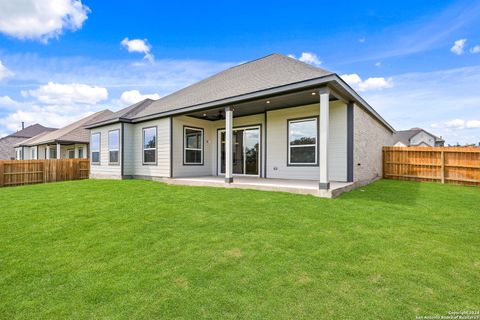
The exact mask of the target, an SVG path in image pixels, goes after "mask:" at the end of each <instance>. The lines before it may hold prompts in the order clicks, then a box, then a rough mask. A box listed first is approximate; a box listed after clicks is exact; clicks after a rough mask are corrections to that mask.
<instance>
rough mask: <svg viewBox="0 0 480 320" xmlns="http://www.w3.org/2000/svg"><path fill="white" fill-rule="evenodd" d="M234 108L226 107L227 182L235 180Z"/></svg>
mask: <svg viewBox="0 0 480 320" xmlns="http://www.w3.org/2000/svg"><path fill="white" fill-rule="evenodd" d="M232 140H233V109H232V107H226V108H225V183H232V182H233V174H232V172H233V171H232V168H233V141H232Z"/></svg>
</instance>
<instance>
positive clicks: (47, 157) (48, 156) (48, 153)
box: [45, 144, 50, 160]
mask: <svg viewBox="0 0 480 320" xmlns="http://www.w3.org/2000/svg"><path fill="white" fill-rule="evenodd" d="M46 150H47V151H46V152H47V154H46V155H45V159H47V160H48V159H50V146H49V145H48V144H47V148H46Z"/></svg>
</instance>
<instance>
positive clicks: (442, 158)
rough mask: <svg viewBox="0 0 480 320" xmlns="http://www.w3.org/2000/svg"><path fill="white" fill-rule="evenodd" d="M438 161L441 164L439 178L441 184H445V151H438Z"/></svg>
mask: <svg viewBox="0 0 480 320" xmlns="http://www.w3.org/2000/svg"><path fill="white" fill-rule="evenodd" d="M440 161H441V162H442V163H441V165H442V167H441V172H440V177H441V180H442V183H445V151H443V150H442V151H440Z"/></svg>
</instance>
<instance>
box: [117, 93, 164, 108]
mask: <svg viewBox="0 0 480 320" xmlns="http://www.w3.org/2000/svg"><path fill="white" fill-rule="evenodd" d="M147 98H149V99H152V100H157V99H160V95H159V94H158V93H151V94H141V93H140V91H138V90H130V91H124V92H123V93H122V95H121V96H120V102H121V103H122V104H124V105H128V106H129V105H132V104H134V103H137V102H140V101H142V100H144V99H147Z"/></svg>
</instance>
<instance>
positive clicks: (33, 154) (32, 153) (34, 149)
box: [30, 147, 37, 160]
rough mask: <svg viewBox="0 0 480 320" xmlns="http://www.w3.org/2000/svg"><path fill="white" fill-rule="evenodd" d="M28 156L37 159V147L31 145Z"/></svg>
mask: <svg viewBox="0 0 480 320" xmlns="http://www.w3.org/2000/svg"><path fill="white" fill-rule="evenodd" d="M30 158H31V160H36V159H37V147H31V149H30Z"/></svg>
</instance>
